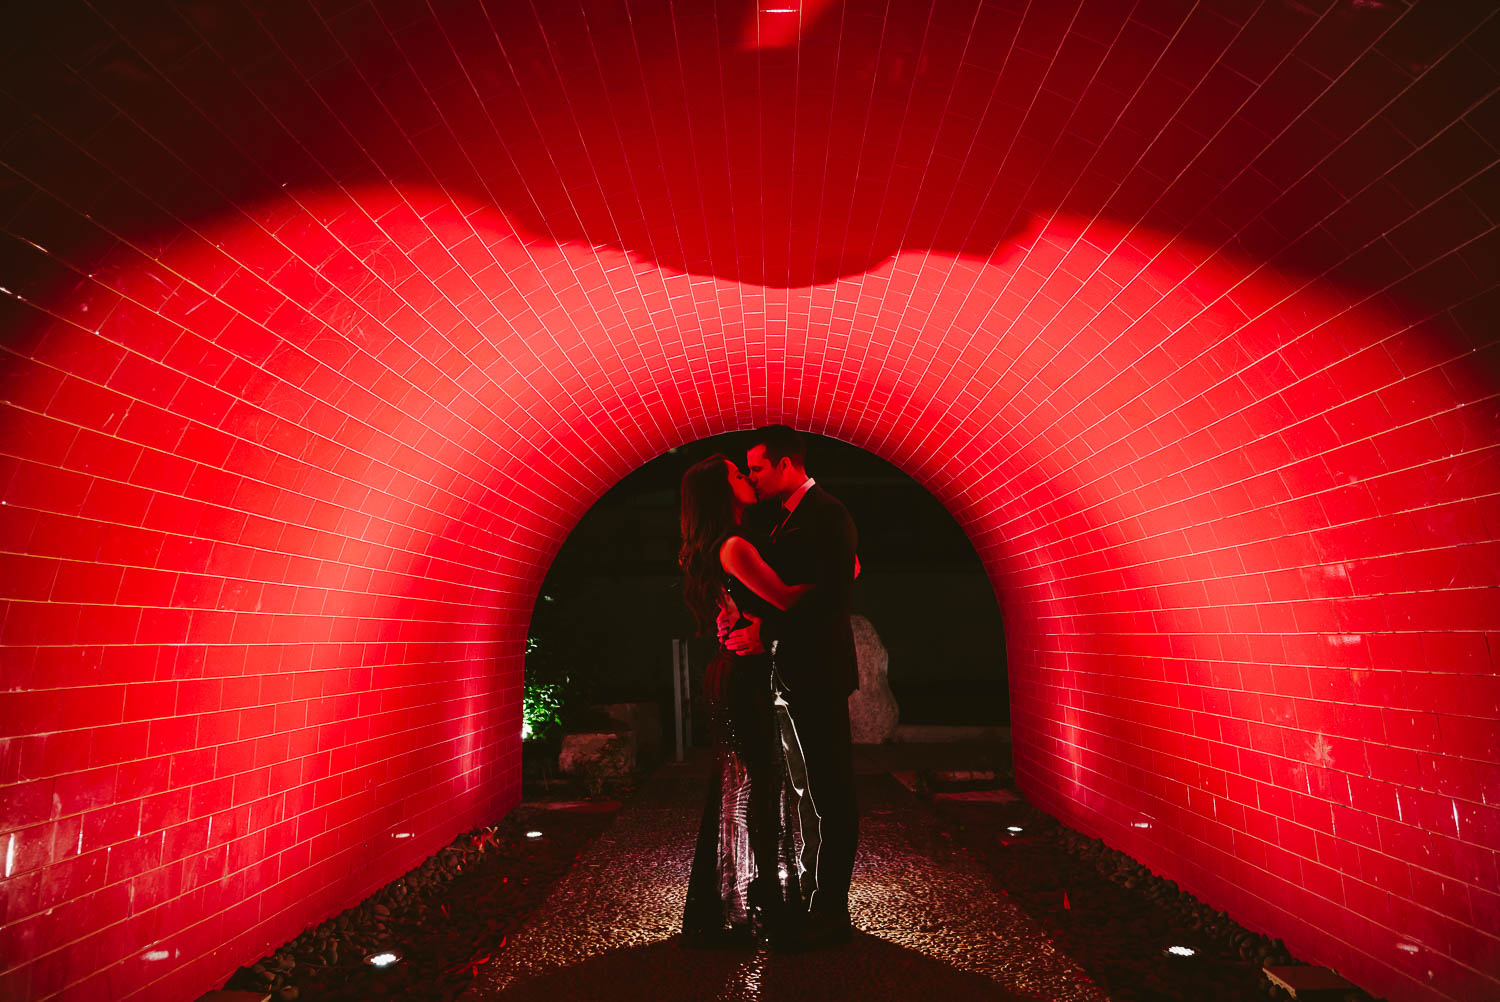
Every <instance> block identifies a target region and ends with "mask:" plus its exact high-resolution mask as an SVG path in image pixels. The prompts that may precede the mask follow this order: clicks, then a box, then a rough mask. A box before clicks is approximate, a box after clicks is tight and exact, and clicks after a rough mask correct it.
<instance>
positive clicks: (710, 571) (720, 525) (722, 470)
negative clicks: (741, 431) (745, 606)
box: [677, 453, 735, 634]
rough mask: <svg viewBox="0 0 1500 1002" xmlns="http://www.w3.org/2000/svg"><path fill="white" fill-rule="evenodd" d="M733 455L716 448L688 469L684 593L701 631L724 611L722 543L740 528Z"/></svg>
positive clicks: (680, 556)
mask: <svg viewBox="0 0 1500 1002" xmlns="http://www.w3.org/2000/svg"><path fill="white" fill-rule="evenodd" d="M728 464H729V458H728V457H727V456H724V455H722V454H720V453H715V454H714V455H712V456H709V457H708V458H707V459H704V460H701V461H700V462H697V463H694V464H693V465H692V466H690V467H689V468H688V471H687V472H686V473H684V474H683V475H682V549H681V550H679V551H678V553H677V563H678V564H679V565H680V566H681V567H682V573H683V583H682V595H683V598H684V599H686V600H687V607H688V609H689V610H690V611H691V612H692V614H693V618H694V619H696V620H697V621H698V632H699V633H700V634H703V633H708V632H709V631H710V630H711V629H712V628H713V625H714V619H715V618H716V617H717V615H718V612H719V595H720V594H721V593H722V592H723V589H724V585H723V577H722V567H721V565H720V563H719V547H720V546H722V545H723V544H724V539H725V537H726V536H728V535H729V533H730V531H731V530H733V529H734V526H735V520H734V489H733V488H732V487H730V486H729V466H728Z"/></svg>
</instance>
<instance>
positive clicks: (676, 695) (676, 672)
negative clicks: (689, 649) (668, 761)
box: [672, 637, 683, 762]
mask: <svg viewBox="0 0 1500 1002" xmlns="http://www.w3.org/2000/svg"><path fill="white" fill-rule="evenodd" d="M682 653H683V652H682V641H681V640H678V639H677V638H676V637H673V638H672V715H673V716H674V717H675V718H676V720H677V761H679V762H681V761H682V757H683V756H682Z"/></svg>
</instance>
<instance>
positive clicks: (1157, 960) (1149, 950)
mask: <svg viewBox="0 0 1500 1002" xmlns="http://www.w3.org/2000/svg"><path fill="white" fill-rule="evenodd" d="M914 785H915V787H916V788H917V789H919V790H923V789H927V790H936V789H941V786H942V782H941V780H940V779H938V778H936V777H932V776H929V777H927V780H926V782H925V783H918V784H914ZM933 803H934V807H935V808H936V809H937V810H938V811H939V814H940V815H942V816H944V817H947V818H949V819H951V820H952V821H954V822H956V823H955V824H954V827H955V829H957V831H958V832H959V835H960V838H961V839H962V840H963V841H964V842H965V843H966V844H967V845H968V847H969V848H970V849H971V850H972V851H976V852H977V853H978V854H979V855H980V856H981V858H983V859H984V861H985V862H986V863H987V864H988V866H989V867H990V869H991V871H992V872H993V873H994V874H995V876H996V878H997V881H998V882H999V884H1000V886H1001V887H1003V888H1005V889H1006V890H1007V891H1008V892H1009V893H1010V894H1011V895H1012V896H1013V897H1014V898H1016V899H1018V900H1019V901H1021V902H1022V904H1023V907H1026V908H1027V910H1028V911H1030V912H1031V913H1032V914H1033V916H1035V917H1037V918H1038V919H1040V920H1042V921H1044V924H1046V925H1047V927H1048V932H1049V934H1050V935H1051V936H1052V937H1053V938H1054V940H1055V941H1056V942H1057V944H1058V946H1059V947H1060V948H1061V949H1062V950H1064V951H1065V952H1067V953H1069V954H1070V955H1072V956H1073V957H1074V958H1075V959H1077V960H1078V962H1079V963H1080V964H1081V965H1082V966H1083V967H1084V968H1085V969H1086V970H1088V972H1089V973H1090V975H1091V976H1092V977H1094V978H1095V980H1096V981H1098V982H1099V983H1100V984H1101V985H1107V986H1108V990H1109V991H1110V994H1111V998H1113V999H1117V1000H1118V999H1148V998H1149V999H1178V1000H1184V1002H1186V1000H1197V999H1200V998H1214V999H1216V1000H1217V999H1224V1000H1250V999H1260V998H1276V999H1285V998H1290V997H1291V996H1290V995H1288V994H1287V993H1286V992H1285V991H1283V990H1282V989H1281V988H1279V987H1277V986H1276V985H1274V984H1272V983H1271V982H1270V981H1269V980H1268V979H1267V978H1266V977H1265V976H1264V974H1263V972H1262V968H1264V967H1279V966H1285V965H1289V964H1295V963H1297V962H1296V961H1295V960H1293V958H1292V956H1291V953H1290V951H1289V950H1288V949H1287V946H1286V944H1285V943H1283V942H1282V941H1281V940H1279V939H1273V938H1271V937H1269V936H1266V935H1263V934H1261V933H1256V932H1252V931H1251V930H1248V929H1246V928H1244V927H1243V926H1241V925H1239V924H1238V923H1237V922H1235V921H1234V920H1233V919H1231V918H1230V917H1229V915H1227V914H1226V913H1225V912H1222V911H1219V910H1217V909H1215V908H1213V907H1211V906H1210V905H1207V904H1205V903H1204V902H1202V901H1199V900H1198V899H1196V898H1194V897H1193V896H1192V895H1191V894H1188V893H1187V892H1186V891H1184V890H1183V889H1182V888H1181V887H1179V886H1178V885H1177V883H1176V882H1175V881H1172V880H1168V879H1166V878H1163V877H1161V876H1158V875H1157V874H1154V873H1152V872H1151V871H1150V870H1149V869H1148V868H1147V867H1145V866H1143V865H1142V864H1140V863H1138V862H1137V861H1136V860H1134V859H1132V858H1131V857H1129V856H1127V855H1125V854H1124V853H1122V852H1119V851H1118V850H1115V849H1111V848H1110V847H1108V846H1106V845H1105V844H1104V843H1103V842H1102V841H1100V840H1098V839H1094V838H1089V837H1088V836H1086V835H1083V834H1081V833H1079V832H1076V831H1073V830H1072V829H1069V828H1066V827H1064V826H1063V825H1061V824H1060V823H1058V821H1057V820H1056V819H1055V818H1053V817H1051V816H1050V815H1048V814H1045V813H1043V812H1042V811H1039V810H1037V809H1036V808H1034V807H1032V806H1031V805H1030V804H1027V803H1025V802H1024V801H1018V802H1013V803H1005V802H995V803H984V802H979V801H951V800H947V799H944V798H941V797H934V798H933ZM1011 828H1019V829H1021V833H1020V834H1008V833H1007V832H1008V830H1009V829H1011ZM997 832H998V833H999V836H998V837H997V835H996V833H997ZM1173 945H1179V946H1184V947H1189V948H1191V949H1192V950H1193V951H1194V952H1193V954H1192V955H1191V956H1182V955H1179V954H1176V953H1172V952H1169V951H1168V947H1170V946H1173ZM1349 1002H1370V996H1369V995H1366V994H1364V993H1362V992H1355V993H1352V994H1351V995H1350V996H1349Z"/></svg>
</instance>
